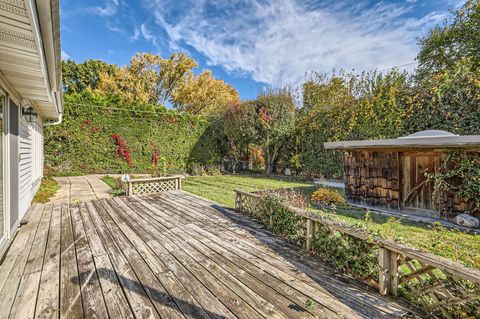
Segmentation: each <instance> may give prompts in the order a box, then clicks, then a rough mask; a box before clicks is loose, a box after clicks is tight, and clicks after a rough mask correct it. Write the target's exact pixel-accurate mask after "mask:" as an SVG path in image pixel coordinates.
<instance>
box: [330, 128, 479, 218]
mask: <svg viewBox="0 0 480 319" xmlns="http://www.w3.org/2000/svg"><path fill="white" fill-rule="evenodd" d="M325 148H326V149H338V150H343V151H344V168H345V194H346V197H347V199H348V201H349V202H350V203H353V204H359V205H362V206H367V207H372V208H387V209H391V210H402V211H405V212H410V213H420V214H428V215H434V216H437V217H453V216H455V215H457V214H459V213H462V212H464V211H466V210H468V201H467V200H465V199H463V198H460V197H459V196H458V195H457V194H455V193H448V194H442V197H441V201H442V203H441V204H442V205H441V207H442V209H441V210H442V212H440V211H439V209H438V207H439V205H436V203H435V202H434V200H433V191H434V187H433V186H434V185H433V182H432V181H428V180H427V177H426V173H434V172H436V171H438V169H439V167H440V165H441V164H442V160H443V155H444V154H445V152H446V151H449V150H452V149H467V150H469V151H470V150H471V151H479V150H480V135H466V136H460V135H455V134H452V133H449V132H446V131H439V130H428V131H422V132H418V133H415V134H412V135H408V136H404V137H399V138H397V139H384V140H363V141H342V142H329V143H325Z"/></svg>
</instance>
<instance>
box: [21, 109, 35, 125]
mask: <svg viewBox="0 0 480 319" xmlns="http://www.w3.org/2000/svg"><path fill="white" fill-rule="evenodd" d="M37 117H38V113H37V111H35V109H34V108H33V107H31V106H26V107H24V108H23V118H24V119H25V121H27V122H28V123H33V122H35V121H36V120H37Z"/></svg>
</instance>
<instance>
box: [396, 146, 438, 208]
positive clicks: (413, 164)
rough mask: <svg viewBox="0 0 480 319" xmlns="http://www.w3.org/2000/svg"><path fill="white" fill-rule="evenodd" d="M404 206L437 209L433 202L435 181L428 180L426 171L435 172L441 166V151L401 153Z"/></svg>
mask: <svg viewBox="0 0 480 319" xmlns="http://www.w3.org/2000/svg"><path fill="white" fill-rule="evenodd" d="M400 162H401V169H400V171H401V192H402V199H401V203H402V206H403V207H405V208H420V209H428V210H435V205H434V203H433V199H432V197H433V181H428V180H427V177H426V176H425V174H426V173H433V172H435V171H436V170H438V168H439V166H440V154H439V153H433V152H432V153H418V152H416V153H402V154H401V159H400Z"/></svg>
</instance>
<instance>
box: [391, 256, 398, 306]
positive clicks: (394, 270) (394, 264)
mask: <svg viewBox="0 0 480 319" xmlns="http://www.w3.org/2000/svg"><path fill="white" fill-rule="evenodd" d="M399 257H400V256H399V254H398V253H396V252H394V251H391V252H390V265H389V266H390V269H389V275H390V294H391V295H393V296H395V297H397V296H398V285H399V283H400V276H399V273H398V258H399Z"/></svg>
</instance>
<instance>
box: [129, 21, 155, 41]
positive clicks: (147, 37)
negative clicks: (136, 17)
mask: <svg viewBox="0 0 480 319" xmlns="http://www.w3.org/2000/svg"><path fill="white" fill-rule="evenodd" d="M137 32H140V34H141V35H142V37H143V38H144V39H145V40H147V41H148V42H151V43H152V44H153V45H155V46H157V45H158V44H157V38H156V37H155V35H154V34H153V33H152V32H151V31H150V30H149V29H148V28H147V23H146V22H145V23H142V24H141V25H140V28H139V29H135V34H134V37H136V38H138V37H139V34H138V35H137Z"/></svg>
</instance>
